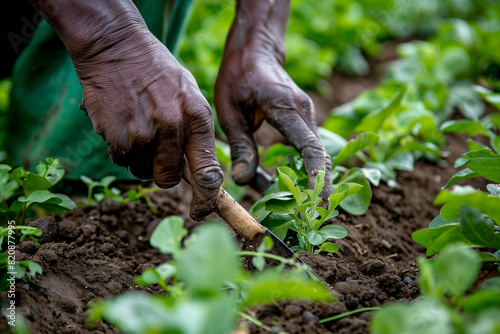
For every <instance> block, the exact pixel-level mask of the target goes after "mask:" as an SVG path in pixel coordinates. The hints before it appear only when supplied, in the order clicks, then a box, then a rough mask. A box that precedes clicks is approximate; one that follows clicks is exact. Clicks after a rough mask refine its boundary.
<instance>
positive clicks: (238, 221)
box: [182, 160, 267, 239]
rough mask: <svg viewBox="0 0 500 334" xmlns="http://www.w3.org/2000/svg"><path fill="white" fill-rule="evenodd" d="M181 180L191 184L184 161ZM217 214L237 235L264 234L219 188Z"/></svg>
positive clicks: (248, 236)
mask: <svg viewBox="0 0 500 334" xmlns="http://www.w3.org/2000/svg"><path fill="white" fill-rule="evenodd" d="M182 178H183V179H184V180H185V181H186V182H187V183H189V184H191V172H190V170H189V165H188V163H187V161H186V160H184V168H183V170H182ZM216 212H217V214H218V215H219V216H220V217H221V218H222V219H224V220H225V221H226V222H227V223H228V224H229V225H230V226H231V227H232V228H233V229H234V230H235V231H236V232H237V233H238V234H239V235H241V236H243V237H245V238H247V239H253V238H254V237H255V236H256V235H257V234H262V233H265V232H266V230H267V229H266V228H265V227H264V226H262V225H261V224H259V223H258V222H257V221H256V220H255V218H254V217H252V216H251V215H250V214H249V213H248V212H247V211H246V210H245V209H244V208H243V207H242V206H241V205H240V204H239V203H238V202H236V200H235V199H234V198H233V197H232V196H231V195H229V194H228V192H227V191H226V190H224V188H222V187H221V188H219V193H218V195H217V209H216Z"/></svg>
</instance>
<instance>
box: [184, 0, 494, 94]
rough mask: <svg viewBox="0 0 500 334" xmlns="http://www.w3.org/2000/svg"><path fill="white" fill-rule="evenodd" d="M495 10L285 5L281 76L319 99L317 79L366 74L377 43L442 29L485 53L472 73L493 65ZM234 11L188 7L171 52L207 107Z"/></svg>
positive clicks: (410, 2)
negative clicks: (174, 51)
mask: <svg viewBox="0 0 500 334" xmlns="http://www.w3.org/2000/svg"><path fill="white" fill-rule="evenodd" d="M499 5H500V3H499V2H498V1H497V0H440V1H436V0H419V1H415V0H322V1H310V0H292V4H291V11H290V19H289V22H288V28H287V35H286V70H287V72H288V73H289V74H290V76H291V77H292V79H293V80H294V81H295V82H296V83H297V84H298V85H299V86H300V87H301V88H303V89H306V90H317V91H320V92H322V93H325V94H326V93H328V92H329V85H328V83H327V81H326V80H325V79H326V78H328V76H329V75H330V74H331V72H332V70H333V69H334V68H338V69H339V70H340V71H342V72H344V73H347V74H352V75H363V74H366V73H367V71H368V70H369V67H368V64H367V62H366V56H371V57H376V56H377V55H378V53H379V52H380V50H381V44H382V43H383V42H385V41H388V40H394V39H396V40H409V39H426V38H429V37H430V36H431V35H433V34H435V33H436V32H438V31H440V32H441V33H442V34H443V35H446V34H447V33H455V32H452V31H451V30H452V29H450V25H453V24H455V25H456V24H459V25H460V27H459V30H458V33H459V36H456V37H457V38H458V39H463V42H466V43H465V44H467V46H468V47H470V48H475V49H481V50H482V52H484V53H485V54H482V55H481V57H480V59H477V62H478V63H477V67H476V68H475V69H474V70H476V71H485V70H487V69H485V68H484V67H485V66H486V67H488V66H498V63H500V61H499V59H498V58H499V55H500V53H499V52H498V46H499V43H500V38H498V31H499V24H500V10H499ZM234 11H235V1H234V0H196V1H195V4H194V8H193V11H192V15H191V19H190V21H189V23H188V26H187V31H186V34H185V37H184V39H183V41H182V44H181V47H180V50H179V58H180V59H181V61H182V63H183V64H184V65H185V66H186V67H187V68H188V69H189V70H190V71H191V72H192V73H193V75H194V76H195V78H196V79H197V81H198V84H199V86H200V88H201V90H202V91H203V93H204V94H205V97H206V98H207V99H208V100H209V102H210V103H212V102H213V87H214V83H215V79H216V77H217V71H218V68H219V64H220V61H221V58H222V54H223V50H224V43H225V38H226V34H227V31H228V30H229V27H230V25H231V22H232V20H233V17H234ZM453 22H455V23H453ZM457 22H458V23H457ZM493 32H497V33H496V34H494V33H493ZM484 45H488V46H489V47H487V48H484V47H483V46H484ZM457 60H460V59H457ZM491 60H494V61H493V62H492V61H491ZM490 70H493V68H490ZM495 70H496V71H497V72H498V67H497V68H495Z"/></svg>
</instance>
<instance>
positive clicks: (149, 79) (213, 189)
mask: <svg viewBox="0 0 500 334" xmlns="http://www.w3.org/2000/svg"><path fill="white" fill-rule="evenodd" d="M96 1H97V0H95V1H94V0H89V1H85V2H82V1H76V2H74V3H72V5H71V6H70V7H69V8H67V7H65V5H63V4H61V7H58V10H59V12H58V15H57V16H50V15H48V16H47V19H48V20H49V23H50V24H51V25H53V27H54V28H55V30H56V32H57V33H58V34H59V36H60V37H61V39H62V40H63V42H64V43H65V45H66V48H67V50H68V52H69V54H70V56H71V58H72V60H73V63H74V66H75V69H76V72H77V75H78V78H79V79H80V83H81V85H82V87H83V101H82V105H81V108H82V109H84V110H85V111H86V112H87V114H88V115H89V117H90V119H91V121H92V123H93V125H94V130H95V132H96V133H97V134H99V135H100V136H101V137H102V138H103V139H104V140H105V141H106V143H107V144H108V148H109V155H110V158H111V160H112V161H113V162H114V163H115V164H117V165H120V166H125V167H129V168H130V171H131V172H132V174H134V175H135V176H136V177H139V178H142V179H151V178H152V179H154V181H155V183H156V184H157V185H158V186H160V187H162V188H168V187H172V186H174V185H176V184H177V183H178V182H179V181H180V180H181V177H182V167H183V158H184V155H185V156H186V158H187V160H188V162H189V166H190V171H191V175H192V182H191V185H192V189H193V201H192V202H191V212H190V213H191V216H192V217H193V218H194V219H197V220H200V219H202V218H204V216H206V215H207V214H209V213H210V212H212V211H213V210H214V209H215V202H216V198H217V193H218V190H219V187H220V184H221V183H222V180H223V173H222V171H221V169H220V166H219V163H218V162H217V157H216V153H215V142H214V126H213V118H212V113H211V110H210V106H209V104H208V103H207V101H206V99H205V98H204V97H203V96H202V94H201V92H200V90H199V88H198V86H197V84H196V81H195V79H194V78H193V76H192V75H191V74H190V73H189V72H188V71H187V70H186V69H184V68H183V67H182V66H181V65H180V64H179V63H178V62H177V60H176V59H175V58H174V57H173V56H172V55H171V54H170V52H169V51H168V50H167V48H166V47H165V46H164V45H163V44H162V43H161V42H160V41H158V40H157V39H156V38H155V37H154V36H153V35H152V34H151V33H150V32H149V30H148V29H147V27H146V24H145V23H144V21H143V20H142V17H141V16H140V14H139V11H138V10H137V8H135V7H134V6H133V4H132V3H131V2H128V1H109V2H101V1H97V2H96ZM70 2H71V1H70ZM75 6H76V7H78V8H77V9H78V10H75V9H74V7H75ZM75 12H77V13H78V15H77V16H75V14H74V13H75ZM82 13H84V14H83V15H82ZM85 15H88V17H86V16H85Z"/></svg>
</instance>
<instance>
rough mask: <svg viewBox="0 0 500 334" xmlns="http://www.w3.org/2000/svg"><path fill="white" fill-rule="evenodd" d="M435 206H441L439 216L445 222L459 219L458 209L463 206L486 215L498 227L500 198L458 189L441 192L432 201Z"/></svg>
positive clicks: (463, 188) (467, 188)
mask: <svg viewBox="0 0 500 334" xmlns="http://www.w3.org/2000/svg"><path fill="white" fill-rule="evenodd" d="M434 204H435V205H443V204H445V205H444V206H443V207H442V208H441V216H443V218H445V219H446V220H454V219H458V218H459V217H460V207H461V206H462V204H465V205H467V206H469V207H471V208H475V209H478V210H480V211H481V212H483V213H485V214H487V215H488V216H489V217H490V218H491V219H493V221H495V222H496V223H497V224H499V225H500V210H498V208H499V207H500V197H495V196H490V195H489V194H487V193H485V192H481V191H476V190H475V189H474V188H472V187H459V186H456V187H455V189H454V190H453V191H452V192H450V191H448V190H443V191H441V192H440V193H439V194H438V195H437V196H436V198H435V200H434Z"/></svg>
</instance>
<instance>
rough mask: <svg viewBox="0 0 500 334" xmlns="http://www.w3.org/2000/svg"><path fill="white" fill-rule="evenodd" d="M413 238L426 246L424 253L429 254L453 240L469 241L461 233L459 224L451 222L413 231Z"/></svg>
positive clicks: (434, 252) (436, 251) (467, 242)
mask: <svg viewBox="0 0 500 334" xmlns="http://www.w3.org/2000/svg"><path fill="white" fill-rule="evenodd" d="M412 238H413V240H415V242H417V243H419V244H421V245H422V246H424V247H425V248H427V252H426V253H425V255H427V256H431V255H434V254H436V253H439V252H440V251H441V250H443V249H444V248H445V247H446V246H448V245H449V244H451V243H454V242H463V243H466V244H471V242H470V241H469V240H468V239H467V238H466V237H465V236H464V235H463V233H462V229H461V228H460V224H458V223H453V224H449V225H443V226H441V227H437V228H426V229H422V230H418V231H416V232H413V234H412Z"/></svg>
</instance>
